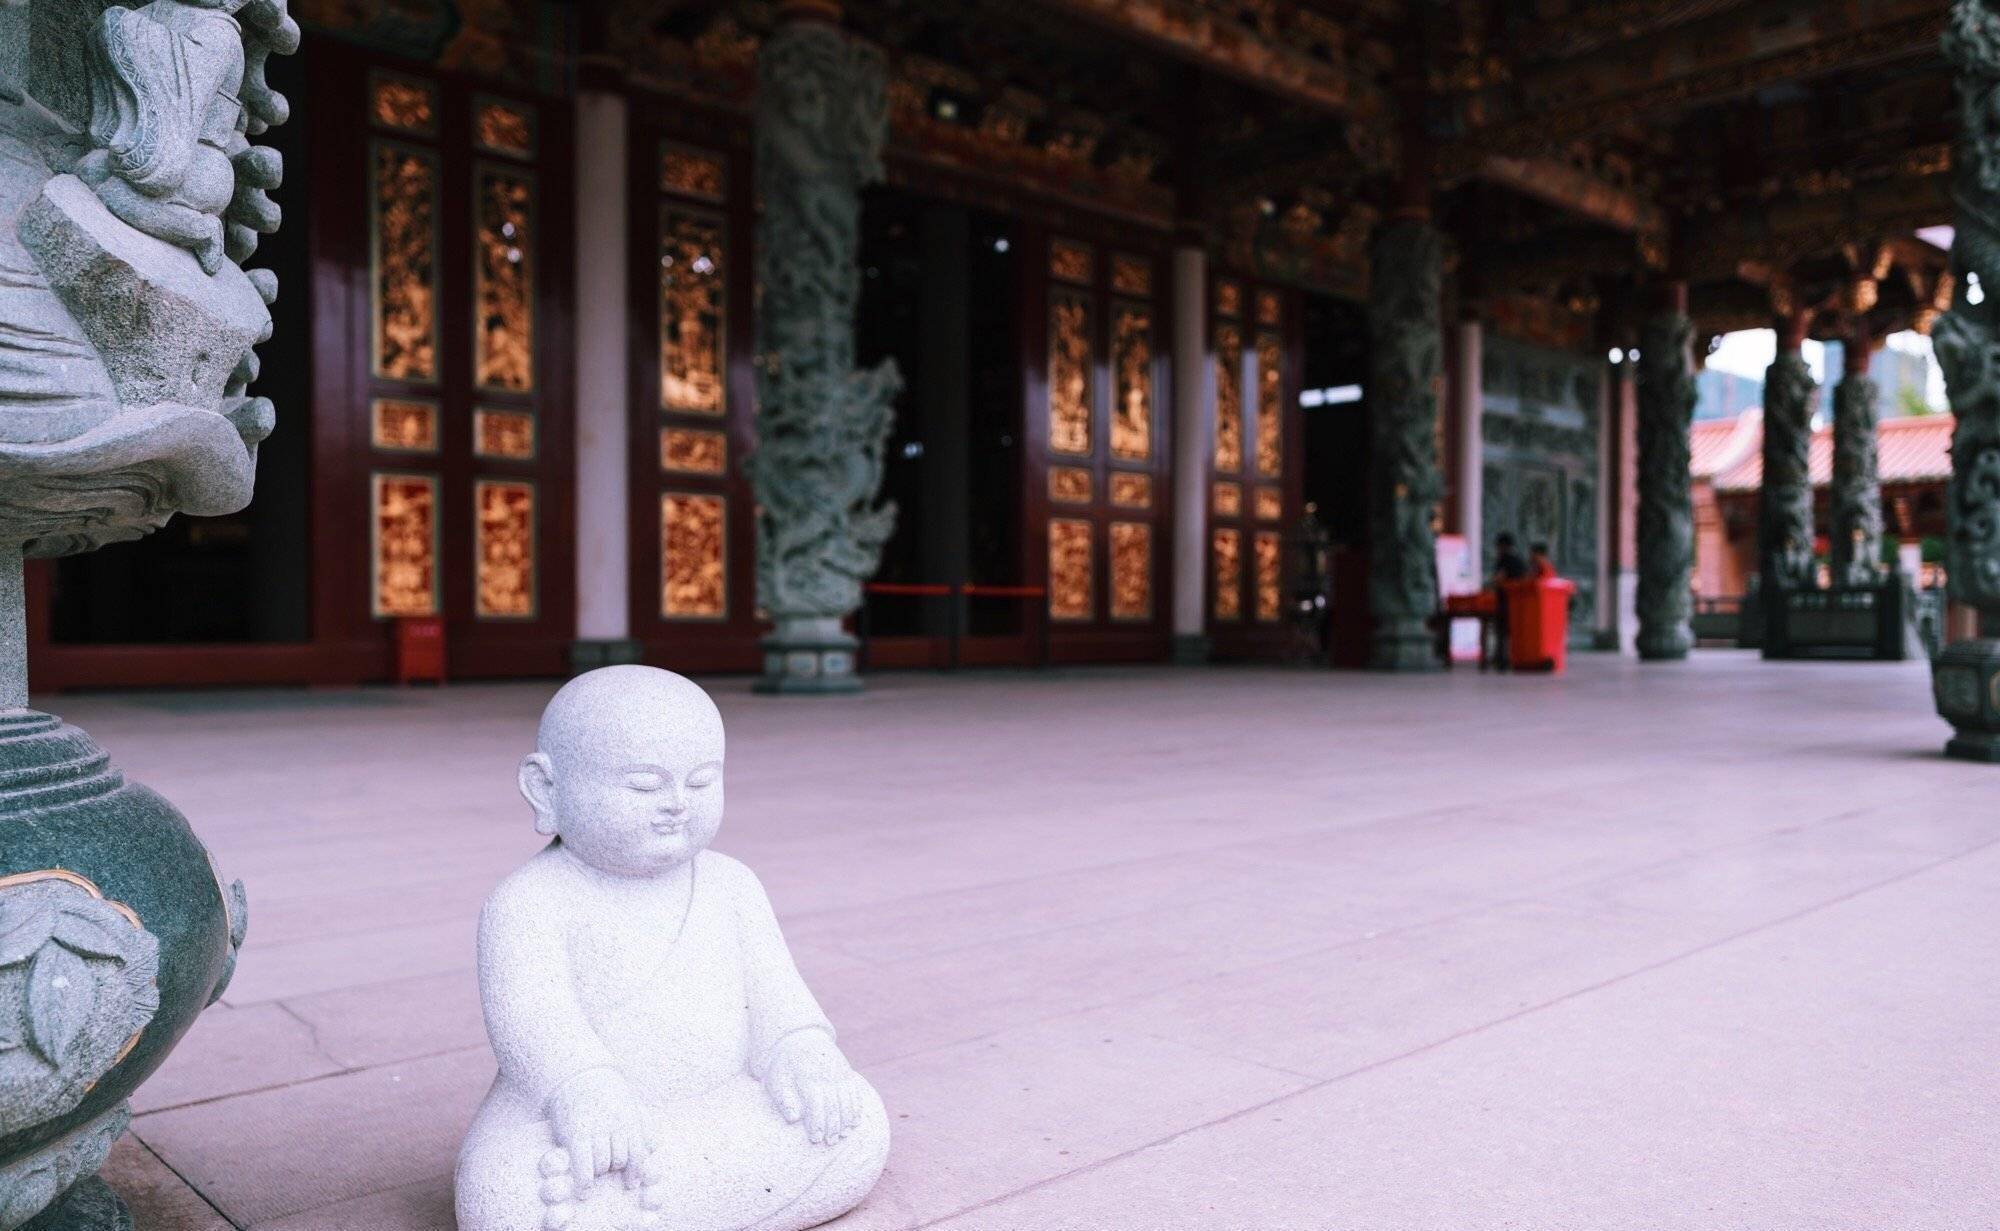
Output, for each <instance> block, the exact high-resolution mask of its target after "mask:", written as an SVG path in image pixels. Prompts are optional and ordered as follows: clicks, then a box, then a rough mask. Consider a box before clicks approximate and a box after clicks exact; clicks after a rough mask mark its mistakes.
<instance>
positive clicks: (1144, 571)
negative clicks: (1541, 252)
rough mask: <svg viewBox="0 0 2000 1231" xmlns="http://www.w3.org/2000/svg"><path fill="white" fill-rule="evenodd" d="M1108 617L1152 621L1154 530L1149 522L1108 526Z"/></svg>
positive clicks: (1119, 522)
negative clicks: (1109, 544) (1109, 615)
mask: <svg viewBox="0 0 2000 1231" xmlns="http://www.w3.org/2000/svg"><path fill="white" fill-rule="evenodd" d="M1111 618H1112V619H1114V620H1127V621H1143V620H1150V619H1152V618H1153V527H1152V523H1150V522H1135V521H1114V522H1112V523H1111Z"/></svg>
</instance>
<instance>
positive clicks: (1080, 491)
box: [1049, 466, 1094, 504]
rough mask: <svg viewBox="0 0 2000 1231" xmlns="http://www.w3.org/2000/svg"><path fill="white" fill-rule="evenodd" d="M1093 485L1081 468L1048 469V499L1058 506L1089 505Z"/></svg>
mask: <svg viewBox="0 0 2000 1231" xmlns="http://www.w3.org/2000/svg"><path fill="white" fill-rule="evenodd" d="M1093 488H1094V484H1093V483H1092V481H1091V474H1090V472H1089V471H1088V470H1085V469H1084V468H1083V467H1081V466H1051V467H1049V499H1051V500H1053V501H1055V502H1057V503H1058V504H1089V503H1090V499H1091V494H1092V491H1093Z"/></svg>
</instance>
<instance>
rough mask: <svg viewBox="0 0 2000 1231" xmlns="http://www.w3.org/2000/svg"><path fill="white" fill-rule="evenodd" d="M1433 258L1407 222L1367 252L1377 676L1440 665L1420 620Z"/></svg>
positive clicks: (1430, 597) (1432, 366) (1434, 388)
mask: <svg viewBox="0 0 2000 1231" xmlns="http://www.w3.org/2000/svg"><path fill="white" fill-rule="evenodd" d="M1443 253H1444V240H1443V238H1442V237H1441V236H1440V235H1439V233H1438V230H1437V228H1436V227H1434V226H1432V225H1431V223H1430V222H1429V221H1428V220H1426V219H1423V218H1415V217H1405V218H1392V219H1390V220H1389V221H1387V222H1384V223H1383V224H1382V225H1381V226H1380V227H1378V228H1377V229H1376V231H1375V237H1374V241H1373V244H1372V245H1371V247H1370V251H1369V267H1370V269H1371V270H1372V271H1373V273H1372V274H1371V275H1370V278H1369V303H1368V324H1369V330H1370V335H1371V342H1372V350H1371V354H1370V367H1369V372H1368V403H1369V413H1370V415H1371V416H1372V417H1373V420H1374V434H1373V443H1374V457H1373V466H1372V470H1371V473H1370V474H1369V479H1368V490H1369V496H1368V502H1369V540H1370V544H1371V556H1370V562H1369V571H1368V607H1369V611H1370V612H1371V613H1372V614H1373V615H1374V617H1375V641H1374V646H1373V650H1372V653H1371V658H1370V663H1371V665H1372V666H1374V667H1376V668H1377V669H1379V670H1384V671H1430V670H1435V669H1437V668H1438V667H1440V666H1441V665H1442V664H1441V663H1440V662H1439V661H1438V656H1437V650H1436V644H1437V639H1436V636H1435V634H1433V633H1432V631H1431V628H1430V621H1431V618H1432V617H1433V616H1435V615H1436V614H1437V606H1438V591H1437V538H1436V518H1437V513H1438V504H1439V502H1440V501H1441V500H1442V499H1443V497H1444V479H1443V476H1442V475H1441V474H1440V473H1439V471H1438V388H1439V385H1440V382H1441V380H1442V372H1443V337H1442V335H1441V328H1442V326H1441V322H1440V320H1439V308H1438V299H1439V293H1440V285H1441V283H1442V281H1443V277H1444V273H1443V265H1444V260H1443Z"/></svg>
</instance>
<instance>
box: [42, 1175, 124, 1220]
mask: <svg viewBox="0 0 2000 1231" xmlns="http://www.w3.org/2000/svg"><path fill="white" fill-rule="evenodd" d="M21 1231H132V1211H130V1210H128V1209H126V1208H125V1202H124V1200H123V1199H121V1198H120V1197H119V1196H118V1194H117V1193H115V1192H113V1191H112V1190H111V1186H110V1185H109V1184H106V1183H105V1182H104V1181H103V1180H102V1179H100V1178H98V1177H97V1176H94V1175H93V1176H90V1177H89V1178H87V1179H84V1180H81V1181H79V1182H78V1183H77V1184H76V1186H75V1187H74V1188H71V1189H70V1190H69V1192H68V1193H66V1194H64V1196H63V1199H62V1200H61V1201H58V1202H56V1203H55V1204H54V1205H52V1206H50V1207H49V1208H48V1209H46V1210H43V1211H42V1212H41V1213H40V1214H37V1215H36V1216H35V1217H34V1218H32V1219H30V1220H29V1221H28V1222H27V1224H26V1225H24V1226H23V1227H22V1228H21Z"/></svg>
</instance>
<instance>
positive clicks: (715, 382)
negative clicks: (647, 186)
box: [660, 209, 727, 415]
mask: <svg viewBox="0 0 2000 1231" xmlns="http://www.w3.org/2000/svg"><path fill="white" fill-rule="evenodd" d="M724 262H725V253H724V251H723V235H722V222H721V221H720V220H719V219H716V218H713V217H710V216H709V215H706V214H691V213H687V212H685V211H683V210H676V209H668V210H664V211H662V213H661V215H660V405H661V406H662V407H664V408H666V409H667V410H674V411H680V412H682V413H685V414H695V415H719V414H721V413H722V412H723V408H724V404H725V402H726V400H727V398H726V385H725V381H724V376H723V373H724V366H723V332H722V331H723V328H724V316H723V305H724V302H725V295H726V289H725V285H726V284H725V283H724V280H723V279H724V271H725V269H726V265H725V263H724Z"/></svg>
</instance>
